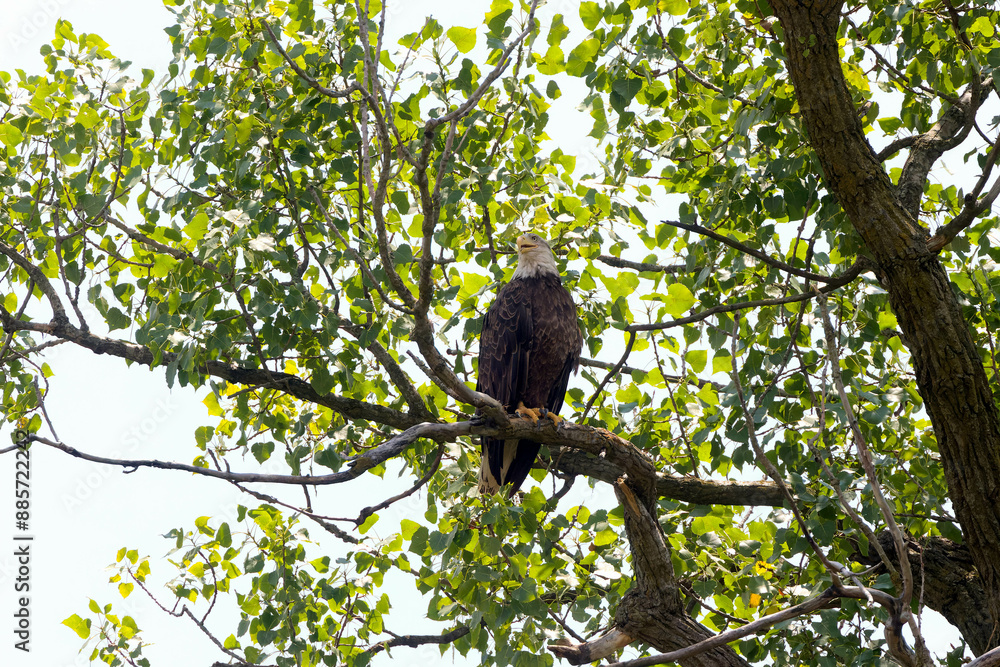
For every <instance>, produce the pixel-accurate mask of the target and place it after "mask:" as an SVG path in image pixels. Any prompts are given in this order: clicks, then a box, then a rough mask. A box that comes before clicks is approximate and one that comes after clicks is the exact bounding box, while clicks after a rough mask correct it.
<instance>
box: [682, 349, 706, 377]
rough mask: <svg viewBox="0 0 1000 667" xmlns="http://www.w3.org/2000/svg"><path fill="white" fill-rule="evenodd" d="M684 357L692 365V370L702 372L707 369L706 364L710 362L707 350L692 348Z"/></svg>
mask: <svg viewBox="0 0 1000 667" xmlns="http://www.w3.org/2000/svg"><path fill="white" fill-rule="evenodd" d="M684 358H685V359H686V360H687V362H688V365H689V366H691V370H693V371H694V372H695V373H700V372H702V371H703V370H705V365H706V364H707V363H708V352H707V351H706V350H691V351H689V352H688V353H687V354H686V355H684Z"/></svg>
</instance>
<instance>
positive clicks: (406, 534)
mask: <svg viewBox="0 0 1000 667" xmlns="http://www.w3.org/2000/svg"><path fill="white" fill-rule="evenodd" d="M399 528H400V532H401V533H402V535H403V539H404V540H407V541H409V540H411V539H413V534H414V533H415V532H417V529H418V528H420V524H419V523H417V522H416V521H410V520H409V519H403V520H402V521H400V522H399Z"/></svg>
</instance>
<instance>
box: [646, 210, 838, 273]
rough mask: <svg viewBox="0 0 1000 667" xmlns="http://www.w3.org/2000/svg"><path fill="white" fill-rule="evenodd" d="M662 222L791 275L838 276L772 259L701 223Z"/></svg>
mask: <svg viewBox="0 0 1000 667" xmlns="http://www.w3.org/2000/svg"><path fill="white" fill-rule="evenodd" d="M663 223H664V224H667V225H671V226H672V227H679V228H681V229H686V230H688V231H689V232H694V233H696V234H701V235H702V236H707V237H708V238H710V239H714V240H716V241H718V242H719V243H722V244H725V245H727V246H729V247H730V248H735V249H736V250H739V251H740V252H742V253H744V254H747V255H750V256H751V257H756V258H757V259H759V260H760V261H762V262H764V263H765V264H767V265H768V266H770V267H773V268H775V269H778V270H779V271H784V272H785V273H790V274H792V275H793V276H799V277H800V278H805V279H807V280H815V281H816V282H820V283H835V282H837V280H838V278H837V277H836V276H824V275H821V274H819V273H813V272H812V271H806V270H805V269H799V268H796V267H794V266H792V265H791V264H786V263H785V262H782V261H781V260H780V259H774V258H773V257H771V256H770V255H768V254H767V253H765V252H762V251H760V250H758V249H756V248H752V247H750V246H748V245H747V244H745V243H740V242H739V241H737V240H736V239H731V238H729V237H728V236H724V235H723V234H719V233H718V232H715V231H713V230H711V229H708V228H707V227H702V226H701V225H693V224H689V223H685V222H677V221H675V220H664V221H663Z"/></svg>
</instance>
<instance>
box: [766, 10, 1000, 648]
mask: <svg viewBox="0 0 1000 667" xmlns="http://www.w3.org/2000/svg"><path fill="white" fill-rule="evenodd" d="M772 6H773V7H774V10H775V13H776V14H777V16H778V18H779V19H780V21H781V26H782V28H783V30H784V46H785V52H786V58H787V65H788V70H789V73H790V74H791V79H792V83H793V85H794V87H795V92H796V97H797V99H798V102H799V107H800V108H801V110H802V116H803V119H804V120H805V124H806V129H807V131H808V133H809V139H810V143H811V144H812V146H813V148H814V149H815V151H816V154H817V155H818V157H819V160H820V163H821V165H822V167H823V172H824V176H825V179H826V184H827V186H828V187H829V188H830V190H831V191H832V192H834V193H835V194H836V195H837V197H838V199H839V201H840V204H841V206H842V207H843V209H844V212H845V213H846V214H847V217H848V218H849V219H850V221H851V224H852V225H853V226H854V228H855V229H856V230H857V231H858V233H859V234H860V235H861V237H862V239H863V240H864V243H865V245H866V247H867V249H868V250H869V251H870V253H871V255H872V257H873V259H874V260H875V262H876V263H877V264H878V267H879V278H880V280H881V281H882V283H883V285H884V286H885V288H886V290H887V292H888V294H889V301H890V304H891V305H892V309H893V312H894V313H895V314H896V318H897V320H898V322H899V324H900V327H901V328H902V330H903V332H904V333H905V335H906V342H907V345H908V347H909V351H910V354H911V355H912V358H913V364H914V368H915V371H916V377H917V385H918V387H919V390H920V394H921V396H922V397H923V399H924V403H925V405H926V406H927V412H928V414H929V415H930V417H931V421H932V423H933V425H934V432H935V434H936V436H937V442H938V449H939V451H940V454H941V461H942V463H943V466H944V472H945V476H946V479H947V482H948V489H949V494H950V498H951V501H952V504H953V506H954V509H955V513H956V515H957V517H958V520H959V522H960V523H961V526H962V531H963V535H964V537H965V541H966V543H967V545H968V547H969V551H970V553H971V554H972V558H973V561H974V562H975V564H976V567H977V569H978V570H979V573H980V576H981V581H982V584H983V586H984V588H985V590H986V594H987V599H988V604H989V610H990V613H991V615H992V618H993V620H994V623H996V622H997V621H1000V503H998V502H997V498H1000V419H998V415H997V410H996V407H995V406H994V404H993V397H992V395H991V392H990V387H989V384H988V382H987V379H986V374H985V372H984V370H983V366H982V363H981V361H980V359H979V354H978V352H977V349H976V346H975V344H974V343H973V340H972V335H971V333H970V331H969V327H968V326H967V325H966V323H965V321H964V320H963V318H962V315H961V311H960V310H959V306H958V302H957V300H956V298H955V295H954V293H953V292H952V290H951V286H950V284H949V282H948V277H947V275H946V274H945V271H944V268H943V267H942V266H941V263H940V262H939V261H938V259H937V257H936V256H935V255H934V254H932V253H931V252H930V251H929V250H928V248H927V237H928V235H927V232H926V230H925V229H923V228H922V227H921V226H920V225H919V224H918V222H917V221H916V220H915V219H914V218H913V217H912V216H911V214H909V213H908V212H907V211H906V210H905V209H904V207H903V206H902V205H901V203H900V201H899V200H898V198H897V196H896V192H895V188H894V186H893V184H892V183H891V181H890V180H889V177H888V176H887V175H886V173H885V170H884V169H883V168H882V165H881V163H880V162H879V161H878V159H877V158H876V155H875V153H874V152H873V151H872V149H871V146H869V144H868V142H867V140H866V139H865V136H864V133H863V131H862V126H861V122H860V119H859V118H858V113H857V110H856V109H855V107H854V104H853V103H852V101H851V97H850V93H849V92H848V89H847V86H846V83H845V80H844V75H843V71H842V69H841V61H840V55H839V53H838V43H837V30H838V27H839V25H840V22H841V9H842V2H839V1H829V0H817V1H814V2H809V1H807V0H802V1H797V0H774V1H773V2H772ZM993 641H994V645H995V642H996V639H994V640H993Z"/></svg>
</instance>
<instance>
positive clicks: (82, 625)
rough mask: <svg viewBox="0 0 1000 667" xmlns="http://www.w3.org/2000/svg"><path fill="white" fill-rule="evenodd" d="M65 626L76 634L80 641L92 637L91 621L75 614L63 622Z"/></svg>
mask: <svg viewBox="0 0 1000 667" xmlns="http://www.w3.org/2000/svg"><path fill="white" fill-rule="evenodd" d="M62 624H63V625H65V626H66V627H68V628H69V629H70V630H72V631H73V632H75V633H76V634H77V635H78V636H79V637H80V639H87V638H88V637H90V619H89V618H80V617H79V616H77V615H76V614H73V615H72V616H70V617H69V618H67V619H66V620H64V621H63V622H62Z"/></svg>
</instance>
